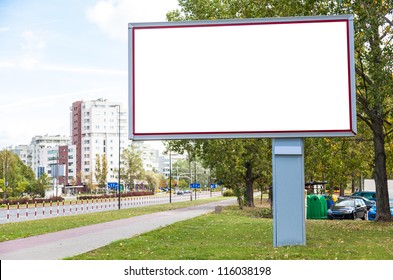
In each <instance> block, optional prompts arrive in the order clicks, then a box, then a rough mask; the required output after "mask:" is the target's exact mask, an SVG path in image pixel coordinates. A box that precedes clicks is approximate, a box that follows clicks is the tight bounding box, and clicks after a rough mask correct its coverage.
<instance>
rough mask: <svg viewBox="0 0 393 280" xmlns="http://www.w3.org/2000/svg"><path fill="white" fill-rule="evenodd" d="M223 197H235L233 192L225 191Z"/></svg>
mask: <svg viewBox="0 0 393 280" xmlns="http://www.w3.org/2000/svg"><path fill="white" fill-rule="evenodd" d="M223 196H235V193H234V192H233V190H226V191H224V193H223Z"/></svg>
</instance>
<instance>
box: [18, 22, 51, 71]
mask: <svg viewBox="0 0 393 280" xmlns="http://www.w3.org/2000/svg"><path fill="white" fill-rule="evenodd" d="M22 38H23V42H22V51H23V54H22V56H21V59H20V61H19V65H20V66H21V67H22V68H23V69H32V68H34V67H35V66H36V65H38V64H39V63H40V61H41V59H42V57H43V50H44V49H45V47H46V43H45V41H44V40H43V39H42V38H41V37H40V36H39V35H37V34H36V33H34V32H33V31H31V30H27V31H25V32H23V33H22Z"/></svg>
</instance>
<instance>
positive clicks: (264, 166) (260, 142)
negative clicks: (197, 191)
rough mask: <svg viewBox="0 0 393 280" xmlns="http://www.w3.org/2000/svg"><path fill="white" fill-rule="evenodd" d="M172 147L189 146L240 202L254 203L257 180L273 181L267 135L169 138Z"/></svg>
mask: <svg viewBox="0 0 393 280" xmlns="http://www.w3.org/2000/svg"><path fill="white" fill-rule="evenodd" d="M167 145H168V147H169V148H170V149H171V150H174V151H177V152H179V153H181V152H182V151H184V150H185V147H187V148H188V149H189V150H191V147H193V151H191V152H192V153H193V154H197V155H198V157H199V158H201V159H202V161H203V164H204V165H205V166H206V167H208V168H210V169H211V170H212V172H214V176H215V177H216V179H217V180H219V181H222V182H223V184H224V185H225V186H227V187H229V188H232V189H233V190H234V192H235V193H236V194H237V195H238V200H239V206H240V207H242V206H243V205H245V206H248V207H254V193H253V191H254V184H255V183H256V182H257V180H259V183H261V182H266V184H270V182H271V141H270V140H266V139H247V140H243V139H217V140H189V141H188V140H180V141H168V142H167Z"/></svg>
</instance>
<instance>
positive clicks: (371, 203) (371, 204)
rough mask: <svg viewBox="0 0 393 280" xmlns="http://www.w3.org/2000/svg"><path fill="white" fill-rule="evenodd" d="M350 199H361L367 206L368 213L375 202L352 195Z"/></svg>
mask: <svg viewBox="0 0 393 280" xmlns="http://www.w3.org/2000/svg"><path fill="white" fill-rule="evenodd" d="M350 197H352V198H359V199H362V200H363V201H364V203H365V204H366V206H367V211H369V210H370V208H371V207H373V206H374V204H375V200H370V199H368V198H365V197H364V196H354V195H351V196H350Z"/></svg>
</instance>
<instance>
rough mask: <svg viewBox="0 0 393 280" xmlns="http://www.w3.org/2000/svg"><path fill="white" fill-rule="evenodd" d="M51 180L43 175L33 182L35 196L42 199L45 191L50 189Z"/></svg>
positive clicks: (46, 175)
mask: <svg viewBox="0 0 393 280" xmlns="http://www.w3.org/2000/svg"><path fill="white" fill-rule="evenodd" d="M51 183H52V182H51V178H49V176H48V174H46V173H43V174H42V175H41V177H40V178H38V179H37V181H36V182H35V194H37V195H39V196H41V197H44V196H45V191H46V190H48V189H50V188H51Z"/></svg>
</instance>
